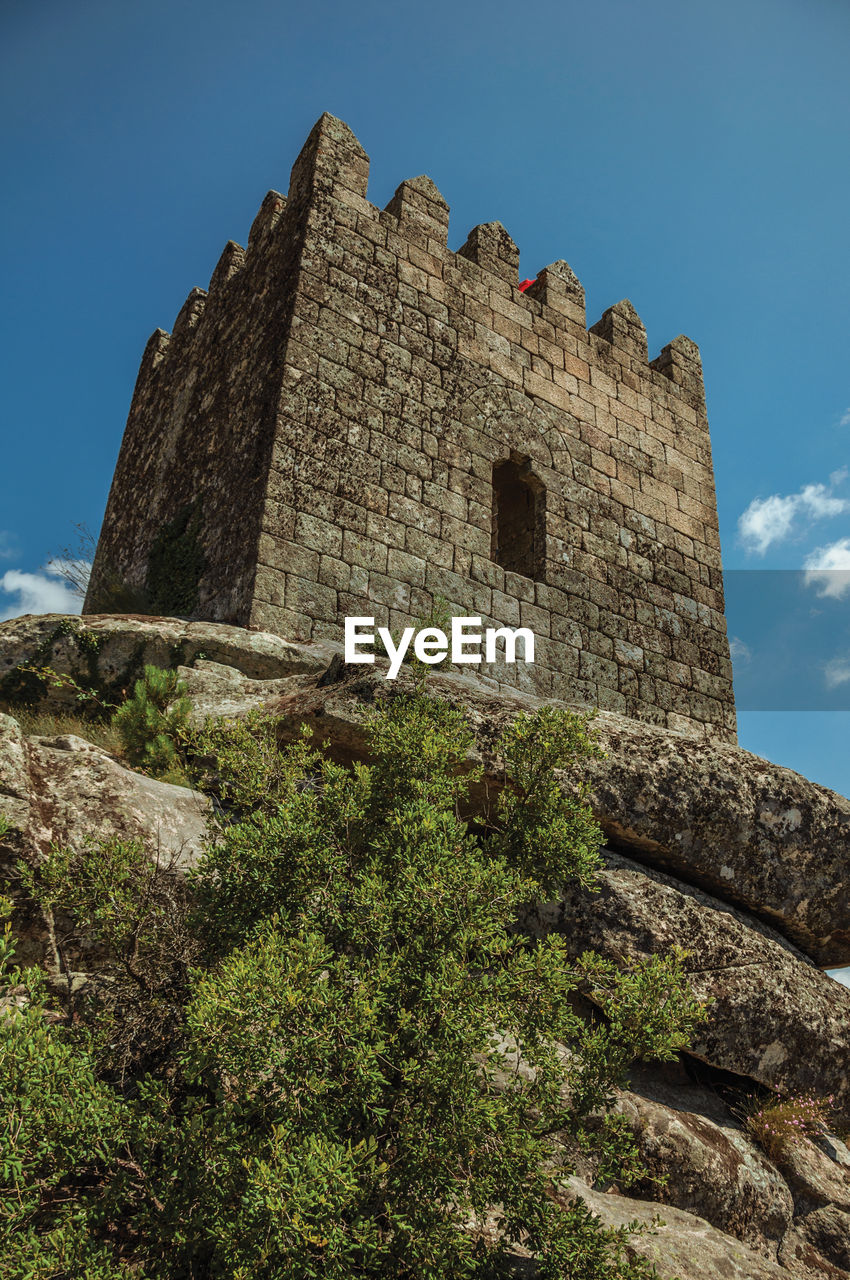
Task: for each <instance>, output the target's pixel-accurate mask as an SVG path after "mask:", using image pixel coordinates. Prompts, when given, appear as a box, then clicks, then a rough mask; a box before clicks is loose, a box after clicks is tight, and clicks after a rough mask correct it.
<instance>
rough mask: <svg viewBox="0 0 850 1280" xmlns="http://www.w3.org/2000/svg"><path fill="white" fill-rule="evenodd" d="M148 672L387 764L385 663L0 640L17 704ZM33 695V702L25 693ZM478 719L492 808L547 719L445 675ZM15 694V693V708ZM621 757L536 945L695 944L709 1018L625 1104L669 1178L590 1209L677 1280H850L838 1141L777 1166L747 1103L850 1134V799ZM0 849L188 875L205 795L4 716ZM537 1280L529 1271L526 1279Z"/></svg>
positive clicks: (91, 624)
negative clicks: (517, 729)
mask: <svg viewBox="0 0 850 1280" xmlns="http://www.w3.org/2000/svg"><path fill="white" fill-rule="evenodd" d="M145 662H154V663H156V664H157V665H162V666H165V665H168V666H176V667H177V668H178V669H179V671H180V674H181V676H182V677H183V678H184V679H185V680H186V682H187V685H188V687H189V692H190V695H191V697H192V700H193V714H194V717H195V719H196V720H203V719H204V717H206V716H207V715H225V716H242V715H245V714H247V712H248V711H250V710H252V709H256V708H266V709H267V710H269V711H270V712H272V713H273V714H274V715H275V716H276V717H278V723H279V732H280V735H281V738H283V739H285V738H287V737H291V736H294V735H295V734H296V733H297V732H298V731H299V729H300V726H301V725H302V724H303V723H305V722H306V723H308V724H309V725H310V726H311V727H312V729H313V731H314V734H315V737H316V739H317V740H318V741H319V742H320V743H324V744H326V746H327V748H328V749H329V750H330V751H331V752H332V753H333V754H334V755H335V756H336V757H337V758H340V759H344V760H350V759H356V758H362V757H364V756H365V755H366V753H367V750H368V737H367V719H368V716H369V713H370V711H371V710H372V708H373V706H374V704H375V702H376V700H379V699H381V698H383V697H387V696H393V694H394V692H396V691H398V690H399V689H402V688H406V687H409V681H410V673H409V672H406V671H405V672H403V674H402V676H401V677H400V678H399V680H398V681H397V682H395V683H394V684H389V683H388V682H387V681H386V680H385V678H384V674H385V671H384V669H383V668H382V666H381V664H380V663H378V664H376V666H375V667H372V668H369V667H354V668H351V667H346V665H345V664H344V662H343V661H342V657H341V654H340V652H339V647H338V646H334V645H332V644H327V645H325V644H318V645H294V644H288V643H287V642H286V641H284V640H281V639H280V638H279V637H276V636H269V635H265V634H263V633H259V632H249V631H242V630H240V629H238V628H234V627H225V626H217V625H216V624H211V623H187V622H183V621H180V620H175V619H149V618H108V617H96V618H86V619H83V620H76V619H61V618H47V619H45V618H28V619H19V620H17V621H15V622H13V623H6V624H0V686H2V687H0V697H5V698H7V699H8V697H9V695H10V694H12V693H14V691H15V689H17V690H18V692H19V693H20V692H23V693H24V694H32V693H33V691H34V690H35V692H37V693H38V694H39V695H40V696H42V697H43V699H44V701H45V703H46V704H50V703H51V702H52V703H58V704H59V705H60V706H64V705H66V704H67V699H68V694H67V691H66V690H63V689H61V688H59V689H54V688H52V687H51V686H49V685H48V687H47V688H46V689H45V688H43V687H42V686H41V685H39V684H38V682H36V685H35V686H33V684H32V683H30V684H27V683H26V681H25V680H24V679H23V678H24V673H22V672H21V671H20V667H21V666H22V665H24V666H25V665H27V664H30V663H41V664H42V665H48V666H50V667H51V668H52V669H53V670H56V671H60V672H65V673H67V674H70V675H72V676H73V677H74V679H75V680H78V681H79V682H81V683H84V682H85V683H89V684H91V685H92V686H93V687H96V688H98V689H100V690H102V691H106V692H107V693H108V692H109V691H110V690H111V691H112V692H113V695H114V693H115V691H120V690H121V689H122V688H129V687H130V686H131V684H132V680H133V679H134V678H135V676H136V675H137V674H138V673H139V672H140V670H141V667H142V666H143V664H144V663H145ZM22 680H23V684H22ZM427 687H428V688H429V689H430V690H432V691H433V693H434V694H435V695H438V696H441V697H444V698H447V699H448V700H449V701H452V702H454V703H455V704H457V705H459V706H461V707H462V708H463V710H464V714H465V715H466V717H467V720H468V722H469V724H470V726H471V729H472V731H473V735H474V746H473V748H472V749H471V751H470V755H469V764H470V765H474V764H477V765H483V768H484V774H485V781H486V785H485V786H483V787H481V788H480V789H479V790H478V792H477V793H476V794H475V796H474V802H475V803H476V804H477V805H484V804H485V803H492V800H493V797H494V795H495V794H496V793H497V792H498V789H499V788H500V786H502V785H503V783H504V776H503V771H502V765H501V761H500V760H499V757H498V747H497V743H498V738H499V735H500V733H501V732H502V730H503V729H504V728H505V727H506V726H507V724H508V723H509V722H510V721H511V720H512V719H513V717H514V716H516V714H517V713H518V712H520V711H524V710H525V711H530V710H533V709H535V708H536V707H538V706H540V705H541V703H540V701H539V700H538V699H536V698H534V697H532V696H530V695H524V694H522V693H518V692H517V691H516V690H507V689H503V688H501V689H500V688H493V687H487V686H485V685H482V684H481V683H480V682H477V681H475V680H473V679H470V678H467V677H464V676H461V675H458V674H445V675H436V674H435V673H433V672H432V673H431V674H429V676H428V680H427ZM4 691H5V692H4ZM595 723H596V728H597V731H598V735H599V739H600V742H601V744H602V746H603V749H604V750H605V752H606V755H605V758H604V759H600V760H597V761H593V762H590V764H589V765H588V766H587V767H586V772H585V776H586V777H587V779H588V781H589V784H590V795H591V803H592V805H593V808H594V810H595V812H596V815H597V818H598V820H599V822H600V824H601V826H602V828H603V830H604V831H605V833H606V836H607V838H608V843H609V848H607V849H606V850H605V852H604V866H603V868H602V871H601V873H600V877H599V885H598V891H597V892H595V893H590V892H586V891H582V890H578V889H576V888H575V886H565V887H564V890H563V892H562V893H561V895H560V896H559V898H558V900H557V901H554V902H551V903H546V904H538V906H537V907H536V908H535V909H534V910H533V911H532V912H530V913H529V915H528V917H527V918H526V919H525V921H524V922H523V923H524V927H526V928H528V929H530V930H532V931H535V932H538V933H542V932H547V931H550V930H557V931H559V932H561V933H562V934H563V935H564V936H565V937H566V938H567V939H568V942H569V947H570V949H571V951H572V952H573V953H574V954H578V953H579V952H581V951H582V950H584V949H586V948H593V949H595V950H598V951H601V952H603V953H604V954H607V955H609V956H612V957H615V958H616V959H618V960H628V959H629V958H632V957H640V956H647V955H655V954H664V953H666V952H668V951H669V950H670V948H671V947H673V946H679V947H683V948H684V949H685V950H686V952H687V953H688V954H687V957H686V960H685V965H686V968H687V970H688V972H689V974H690V977H691V982H692V985H693V988H694V990H695V992H696V993H697V995H698V996H700V997H701V998H703V999H705V1000H707V1001H709V1018H708V1021H707V1022H706V1024H705V1025H704V1026H703V1027H702V1028H701V1029H700V1031H699V1032H698V1034H697V1036H696V1038H695V1040H694V1042H693V1044H692V1046H691V1048H690V1051H689V1055H687V1056H684V1057H683V1058H682V1061H681V1063H680V1065H679V1067H678V1068H676V1069H671V1070H670V1071H668V1072H666V1073H662V1072H660V1071H658V1070H656V1071H655V1073H654V1074H653V1072H652V1070H650V1069H646V1070H644V1071H641V1072H639V1073H637V1074H636V1075H635V1076H634V1078H633V1080H632V1083H631V1087H630V1088H629V1089H628V1090H626V1091H624V1092H623V1093H622V1094H621V1095H620V1096H619V1097H618V1100H617V1104H616V1105H617V1108H618V1110H619V1111H620V1113H621V1115H622V1116H623V1118H624V1122H625V1123H626V1124H627V1125H628V1127H629V1128H630V1129H631V1130H632V1132H633V1134H634V1136H635V1139H636V1141H637V1144H638V1146H639V1148H640V1150H641V1153H642V1156H643V1160H644V1163H645V1164H646V1166H647V1168H648V1170H649V1174H650V1176H649V1177H648V1178H647V1180H646V1181H645V1182H643V1183H641V1184H639V1185H638V1186H636V1187H634V1188H631V1189H629V1192H628V1195H621V1194H620V1189H619V1188H616V1187H609V1188H607V1189H605V1188H603V1187H600V1186H594V1185H593V1170H592V1169H589V1170H582V1176H583V1181H580V1180H579V1179H574V1180H573V1181H572V1183H571V1184H570V1189H569V1192H568V1194H569V1195H573V1196H574V1195H579V1196H581V1197H582V1198H583V1199H584V1200H585V1201H586V1203H587V1204H588V1205H590V1207H591V1208H592V1209H593V1211H594V1212H595V1213H598V1214H599V1215H600V1216H601V1217H602V1218H603V1219H604V1220H605V1221H606V1222H608V1223H610V1224H611V1225H624V1224H626V1223H629V1222H632V1221H635V1220H637V1221H640V1222H643V1223H645V1224H647V1225H650V1224H651V1223H652V1221H653V1218H654V1216H655V1215H659V1216H660V1218H661V1220H662V1225H661V1226H660V1227H659V1228H658V1230H657V1232H656V1233H655V1234H647V1235H644V1236H638V1237H636V1238H635V1240H634V1241H633V1244H632V1247H633V1249H634V1251H635V1253H636V1254H641V1255H643V1256H645V1257H647V1258H650V1259H652V1260H653V1261H655V1262H656V1264H657V1266H658V1269H659V1273H660V1275H661V1276H662V1277H669V1276H671V1275H676V1276H678V1277H679V1278H680V1280H708V1277H712V1280H713V1278H714V1277H721V1276H722V1277H726V1278H727V1280H736V1278H740V1280H744V1278H745V1277H746V1278H747V1280H824V1278H826V1277H833V1278H834V1277H850V1152H848V1150H847V1148H846V1147H845V1146H844V1144H843V1143H842V1142H841V1141H840V1140H839V1139H838V1138H837V1137H834V1136H830V1137H824V1138H823V1139H822V1140H818V1141H810V1140H808V1139H801V1140H799V1141H797V1142H795V1143H794V1144H789V1145H787V1146H786V1147H785V1148H784V1149H783V1150H782V1151H781V1152H780V1153H779V1154H775V1153H774V1156H773V1157H772V1158H770V1159H768V1157H767V1156H766V1154H765V1153H764V1152H763V1151H761V1150H760V1148H759V1147H758V1146H757V1145H756V1144H755V1142H754V1141H753V1139H752V1138H751V1137H750V1135H749V1134H748V1132H747V1131H746V1127H745V1125H744V1124H743V1122H742V1119H741V1112H740V1107H738V1106H736V1108H735V1110H734V1114H733V1111H731V1110H730V1109H729V1107H728V1106H727V1104H726V1102H725V1101H724V1098H726V1097H727V1091H729V1090H731V1091H732V1092H733V1093H734V1092H735V1091H736V1090H737V1096H738V1097H739V1098H741V1097H743V1096H744V1095H746V1094H751V1093H753V1092H754V1091H755V1090H757V1089H758V1088H759V1087H766V1088H767V1087H770V1088H775V1087H778V1088H780V1089H782V1090H784V1091H788V1092H791V1093H795V1092H813V1093H816V1094H819V1095H827V1094H832V1095H834V1097H835V1100H836V1121H837V1124H838V1126H839V1128H840V1127H841V1126H844V1128H845V1129H847V1130H850V1083H848V1076H847V1062H848V1059H850V990H847V989H846V988H844V987H841V986H839V985H838V984H836V983H835V982H833V981H832V980H831V979H830V978H829V977H827V976H826V975H825V974H824V973H823V972H822V970H821V968H820V966H823V965H826V964H830V965H839V964H842V963H845V962H847V961H850V876H848V870H849V869H850V868H848V862H850V802H848V801H846V800H844V799H842V798H841V797H839V796H836V795H834V794H833V793H832V792H829V791H827V790H825V789H824V788H821V787H817V786H815V785H814V784H812V783H810V782H807V781H806V779H804V778H801V777H799V776H798V775H796V774H794V773H791V772H790V771H788V770H785V769H781V768H779V767H778V766H775V765H772V764H769V763H768V762H767V761H764V760H761V759H759V758H758V757H756V756H753V755H751V754H749V753H748V752H746V751H742V750H740V749H738V748H736V747H732V746H728V745H718V744H712V743H709V742H705V741H698V740H696V739H693V738H688V737H684V736H680V735H678V734H676V733H673V732H671V731H669V730H663V729H657V728H654V727H652V726H647V725H643V724H637V723H634V722H631V721H628V720H624V719H623V718H622V717H619V716H617V715H614V714H612V713H600V714H599V716H598V717H597V719H596V722H595ZM562 782H563V785H564V786H565V787H572V786H574V785H575V783H576V779H575V778H574V777H573V776H572V775H568V774H565V775H564V777H563V779H562ZM0 814H2V815H3V816H4V817H5V818H6V820H7V824H8V827H9V830H8V831H7V833H6V835H5V836H0V846H3V845H5V847H6V849H7V852H9V853H10V854H11V853H20V852H22V851H23V852H24V853H25V854H28V855H29V856H34V857H37V856H38V855H39V853H40V852H41V851H43V850H45V849H46V848H47V847H48V846H49V844H50V843H51V842H52V841H60V842H63V843H66V844H72V845H74V844H77V843H79V842H81V841H83V840H85V839H86V838H87V837H89V836H91V835H93V836H94V837H95V838H99V837H101V838H102V837H108V836H112V835H119V836H123V837H127V838H130V837H132V838H138V839H142V840H144V841H145V842H146V844H147V846H148V848H150V849H151V851H152V852H154V853H156V851H157V850H159V852H160V853H161V855H162V856H163V857H165V858H167V859H168V860H176V861H177V862H178V863H179V864H182V865H186V864H190V863H191V862H192V861H193V860H194V859H195V858H196V857H197V856H198V853H199V851H200V849H201V847H202V840H203V833H204V827H205V823H206V819H207V809H206V801H204V800H203V799H202V798H201V797H199V796H197V795H196V794H195V793H193V792H191V791H189V790H187V789H185V788H180V787H172V786H169V785H167V784H164V783H159V782H155V781H153V780H151V779H149V778H146V777H144V776H143V775H140V774H137V773H134V772H133V771H131V770H128V769H126V768H125V767H124V766H123V765H122V763H121V762H120V760H118V759H117V758H115V757H114V756H111V755H110V754H109V753H108V752H106V751H104V750H102V749H101V748H99V747H95V746H93V745H92V744H91V743H89V742H85V741H83V740H82V739H81V738H76V737H69V736H60V737H52V738H45V737H30V738H25V737H24V735H23V734H22V733H21V731H20V729H19V726H18V724H17V722H16V721H15V720H14V719H13V718H11V717H8V716H3V717H0ZM529 1274H530V1273H529Z"/></svg>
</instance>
